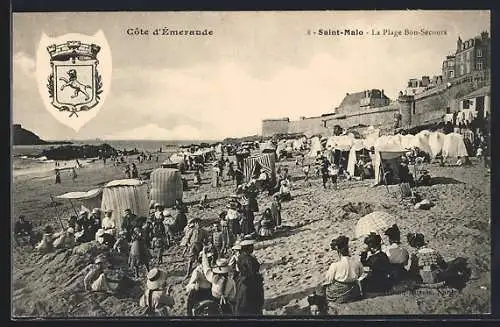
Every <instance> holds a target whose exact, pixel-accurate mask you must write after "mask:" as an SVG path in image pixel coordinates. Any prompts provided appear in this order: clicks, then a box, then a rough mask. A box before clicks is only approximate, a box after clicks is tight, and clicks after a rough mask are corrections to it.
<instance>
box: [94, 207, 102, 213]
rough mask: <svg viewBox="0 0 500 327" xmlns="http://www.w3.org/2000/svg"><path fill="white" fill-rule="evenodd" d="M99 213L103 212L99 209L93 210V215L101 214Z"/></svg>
mask: <svg viewBox="0 0 500 327" xmlns="http://www.w3.org/2000/svg"><path fill="white" fill-rule="evenodd" d="M99 212H101V210H100V209H99V208H94V209H92V213H93V214H97V213H99Z"/></svg>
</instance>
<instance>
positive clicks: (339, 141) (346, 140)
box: [326, 133, 356, 151]
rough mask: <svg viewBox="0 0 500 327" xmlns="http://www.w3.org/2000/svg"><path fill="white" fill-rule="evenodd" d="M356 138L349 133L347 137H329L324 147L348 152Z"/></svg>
mask: <svg viewBox="0 0 500 327" xmlns="http://www.w3.org/2000/svg"><path fill="white" fill-rule="evenodd" d="M355 140H356V138H355V137H354V134H352V133H349V134H347V135H339V136H330V137H329V138H328V141H327V142H326V147H327V148H328V147H331V148H332V149H335V150H340V151H349V150H351V146H352V145H353V143H354V141H355Z"/></svg>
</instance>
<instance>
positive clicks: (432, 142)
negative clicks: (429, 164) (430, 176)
mask: <svg viewBox="0 0 500 327" xmlns="http://www.w3.org/2000/svg"><path fill="white" fill-rule="evenodd" d="M445 136H446V135H445V134H444V133H441V132H433V133H431V134H429V148H430V151H431V153H430V155H431V157H432V158H436V156H437V155H438V154H440V153H441V151H443V145H444V138H445Z"/></svg>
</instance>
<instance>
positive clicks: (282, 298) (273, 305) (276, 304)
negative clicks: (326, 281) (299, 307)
mask: <svg viewBox="0 0 500 327" xmlns="http://www.w3.org/2000/svg"><path fill="white" fill-rule="evenodd" d="M315 289H316V287H309V288H307V289H305V290H303V291H299V292H294V293H289V294H283V295H279V296H276V297H273V298H270V299H266V300H265V302H264V309H265V310H268V311H272V310H276V309H278V308H280V307H283V306H285V305H287V304H288V303H290V302H291V301H293V300H300V299H303V298H305V297H306V296H308V295H310V294H312V292H313V291H314V290H315Z"/></svg>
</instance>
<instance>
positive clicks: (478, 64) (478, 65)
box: [476, 62, 483, 70]
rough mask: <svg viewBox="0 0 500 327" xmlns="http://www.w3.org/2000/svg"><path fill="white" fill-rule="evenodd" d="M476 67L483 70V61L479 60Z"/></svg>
mask: <svg viewBox="0 0 500 327" xmlns="http://www.w3.org/2000/svg"><path fill="white" fill-rule="evenodd" d="M476 69H477V70H483V63H482V62H478V63H477V64H476Z"/></svg>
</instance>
